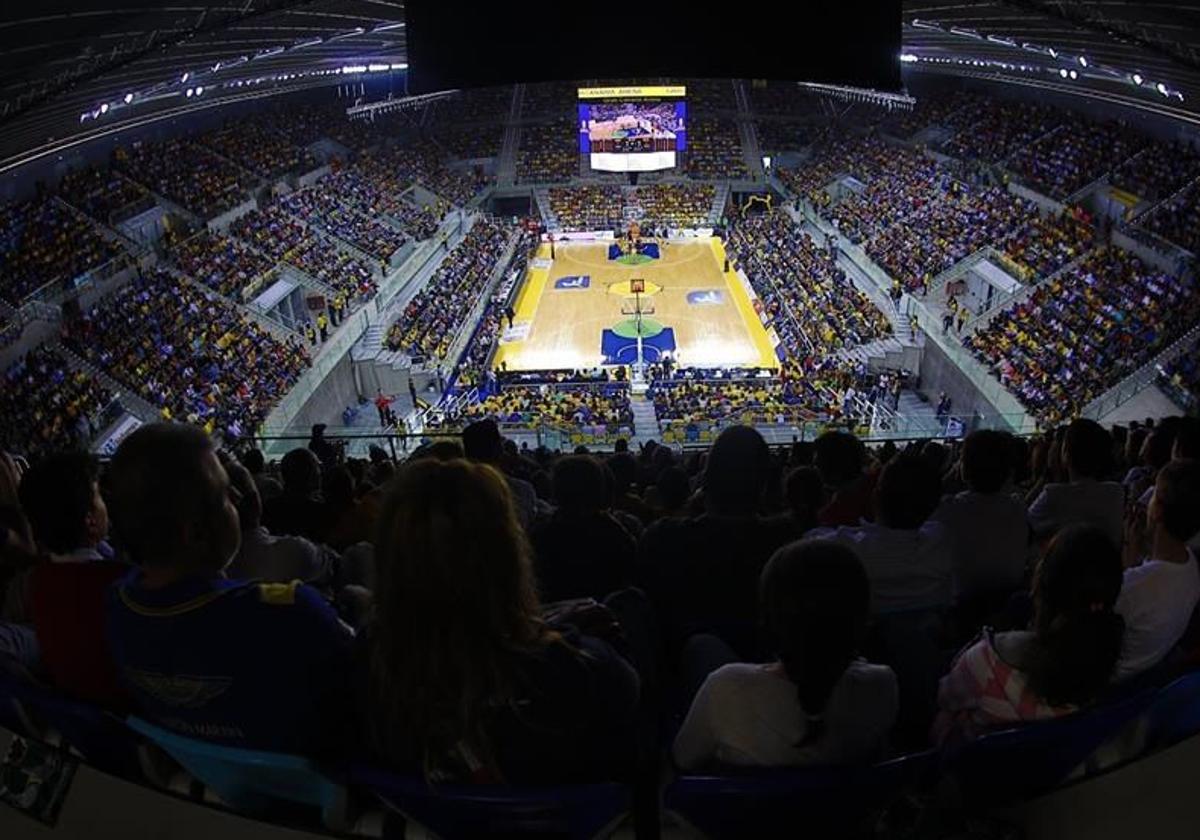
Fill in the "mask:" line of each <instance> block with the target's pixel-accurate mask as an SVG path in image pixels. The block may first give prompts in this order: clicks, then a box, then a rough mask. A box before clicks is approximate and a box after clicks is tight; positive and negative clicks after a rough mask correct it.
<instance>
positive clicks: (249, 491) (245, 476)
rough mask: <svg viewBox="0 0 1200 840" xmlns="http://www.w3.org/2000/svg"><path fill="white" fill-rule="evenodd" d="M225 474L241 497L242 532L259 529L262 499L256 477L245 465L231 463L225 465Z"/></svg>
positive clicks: (240, 518)
mask: <svg viewBox="0 0 1200 840" xmlns="http://www.w3.org/2000/svg"><path fill="white" fill-rule="evenodd" d="M225 472H226V473H227V474H228V475H229V484H230V486H231V487H233V489H234V490H236V491H237V493H238V496H239V497H240V498H239V499H238V502H237V512H238V520H239V522H240V523H241V526H242V530H243V531H248V530H251V529H253V528H257V527H258V526H259V523H260V522H261V521H262V497H261V496H260V495H259V493H258V485H256V484H255V483H254V476H253V475H251V474H250V470H248V469H247V468H246V467H245V466H244V465H243V464H240V463H238V462H237V461H229V462H227V463H226V464H225Z"/></svg>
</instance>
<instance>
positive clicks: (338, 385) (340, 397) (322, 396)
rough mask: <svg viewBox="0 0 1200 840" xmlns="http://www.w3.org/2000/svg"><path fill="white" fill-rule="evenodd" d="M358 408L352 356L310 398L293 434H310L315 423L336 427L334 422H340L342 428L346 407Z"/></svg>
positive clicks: (297, 417) (347, 355) (348, 355)
mask: <svg viewBox="0 0 1200 840" xmlns="http://www.w3.org/2000/svg"><path fill="white" fill-rule="evenodd" d="M357 404H358V389H357V388H356V386H355V384H354V371H353V364H352V362H351V361H350V354H348V353H347V354H346V355H345V356H344V357H343V358H342V360H341V361H340V362H338V363H337V366H336V367H334V368H333V370H331V371H330V372H329V375H328V376H326V377H325V381H324V382H322V383H321V384H320V386H318V387H317V390H316V391H314V392H313V395H312V396H311V397H309V399H308V402H306V403H305V404H304V407H303V408H301V409H300V412H299V413H298V414H297V415H296V417H295V419H294V420H293V421H292V425H291V427H290V428H289V430H290V431H293V432H298V433H303V434H308V432H309V430H310V429H311V427H312V425H313V424H314V423H328V424H330V425H333V423H332V422H331V419H332V418H337V421H338V425H340V424H341V417H342V412H343V411H344V410H345V409H346V406H348V405H357ZM298 445H299V444H298Z"/></svg>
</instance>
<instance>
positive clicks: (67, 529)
mask: <svg viewBox="0 0 1200 840" xmlns="http://www.w3.org/2000/svg"><path fill="white" fill-rule="evenodd" d="M99 474H100V471H99V467H98V466H97V464H96V460H95V459H94V458H93V457H92V456H91V455H88V454H86V453H83V452H70V453H62V454H57V455H51V456H50V457H48V458H46V459H44V460H42V461H40V462H38V463H36V464H34V465H33V467H32V468H31V469H30V470H29V471H28V472H26V473H25V475H24V476H22V478H21V487H20V499H21V507H22V508H23V509H24V511H25V515H26V516H27V517H28V518H29V524H30V526H31V527H32V528H33V536H34V539H36V540H37V542H38V544H39V545H41V547H42V548H43V549H45V550H46V551H50V552H53V553H55V554H69V553H70V552H72V551H74V550H76V549H79V548H84V547H86V546H88V545H89V544H94V543H95V542H96V540H95V539H90V537H89V531H91V530H92V527H89V526H90V518H91V519H95V518H97V517H99V518H101V519H103V522H97V523H95V526H93V527H103V529H104V530H105V531H106V532H107V527H108V522H107V517H106V515H105V514H104V511H103V503H101V504H100V505H99V507H100V508H101V510H97V502H96V480H97V478H98V476H99ZM97 536H98V537H99V538H103V536H104V534H99V535H97Z"/></svg>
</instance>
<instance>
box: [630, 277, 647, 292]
mask: <svg viewBox="0 0 1200 840" xmlns="http://www.w3.org/2000/svg"><path fill="white" fill-rule="evenodd" d="M629 291H630V293H632V294H635V295H640V294H645V292H646V278H644V277H635V278H632V279H631V280H630V281H629Z"/></svg>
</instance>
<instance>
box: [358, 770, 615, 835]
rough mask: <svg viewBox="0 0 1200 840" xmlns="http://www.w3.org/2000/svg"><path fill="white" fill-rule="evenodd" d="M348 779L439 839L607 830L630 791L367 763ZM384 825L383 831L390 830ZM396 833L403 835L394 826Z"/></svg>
mask: <svg viewBox="0 0 1200 840" xmlns="http://www.w3.org/2000/svg"><path fill="white" fill-rule="evenodd" d="M350 782H351V784H353V785H354V786H355V787H361V788H366V789H368V790H370V791H371V792H372V793H374V794H375V796H377V797H378V798H379V800H380V801H381V802H382V803H383V804H384V805H386V806H387V807H388V808H389V809H391V810H393V811H395V812H397V813H399V814H400V815H401V816H403V817H404V818H405V819H406V820H411V821H413V822H415V823H417V824H419V825H420V826H422V827H423V828H425V829H426V830H427V831H429V832H431V833H433V834H435V835H437V836H438V837H440V838H443V840H455V838H460V837H486V836H506V837H517V836H520V837H528V836H532V837H539V836H540V837H550V836H553V837H569V838H574V839H575V840H585V838H592V837H597V836H603V835H606V834H607V833H608V832H609V831H611V829H613V828H614V827H615V826H616V825H617V823H619V822H620V821H621V820H622V819H624V818H625V816H626V815H627V814H628V813H629V810H630V807H631V801H632V797H631V793H630V790H629V788H628V787H626V786H625V785H621V784H617V783H615V782H604V783H596V784H579V785H558V786H547V787H540V786H515V785H469V784H445V785H442V784H439V785H436V786H431V785H430V784H429V783H427V782H426V781H425V780H424V779H420V778H417V777H414V776H402V775H398V774H396V773H392V772H389V771H386V770H380V769H378V768H374V767H368V766H354V767H351V769H350ZM392 833H393V832H392V830H391V829H390V828H389V830H388V831H387V832H385V836H391V835H392ZM395 836H402V835H401V832H400V831H399V830H397V831H396V832H395Z"/></svg>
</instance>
